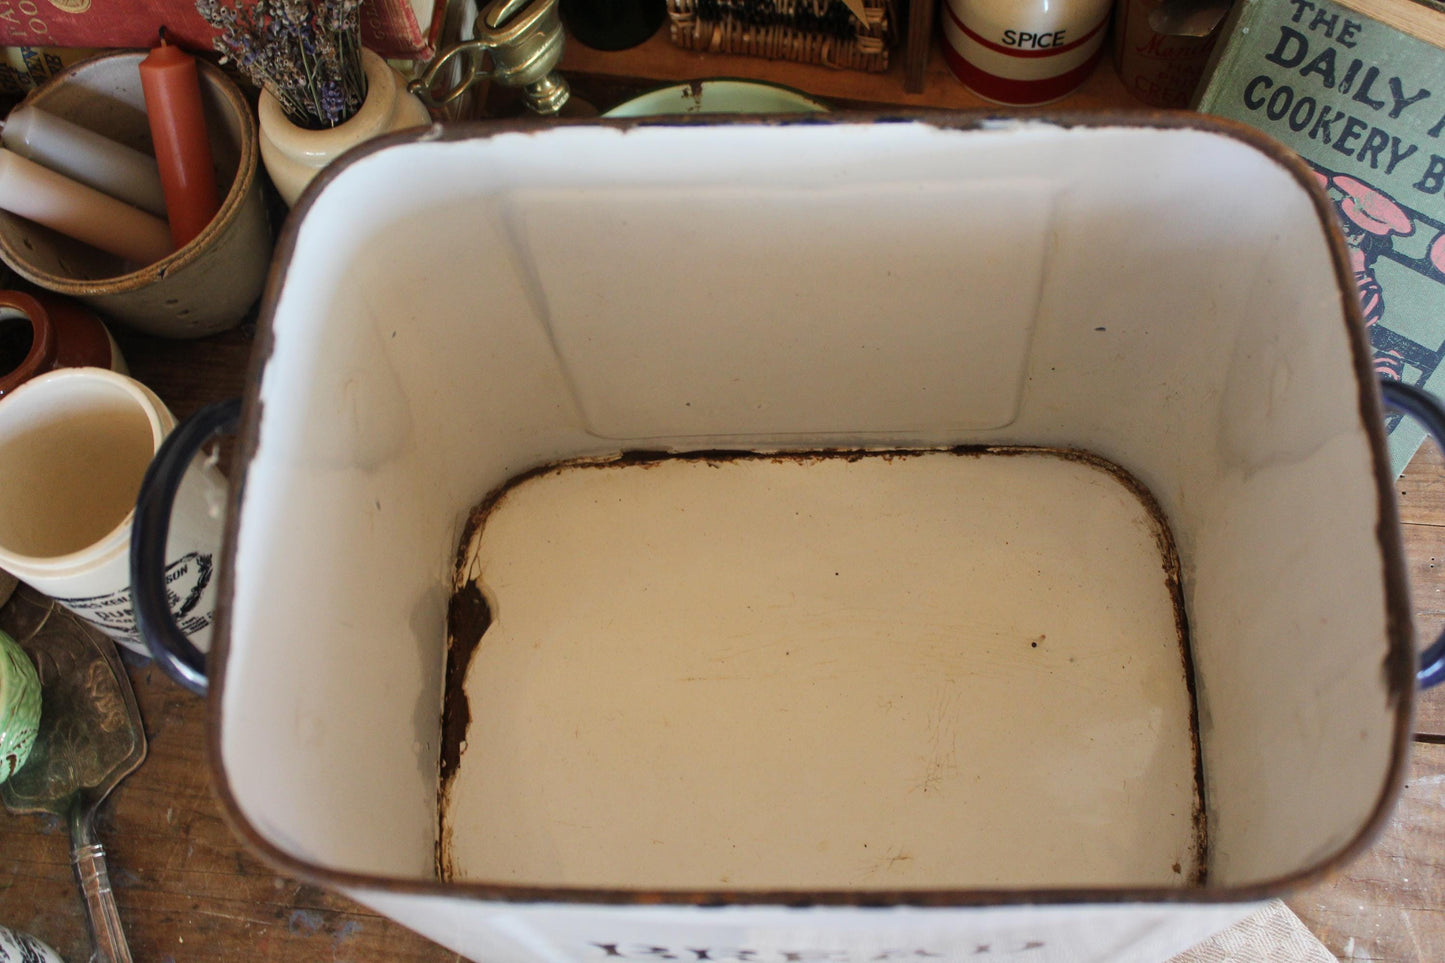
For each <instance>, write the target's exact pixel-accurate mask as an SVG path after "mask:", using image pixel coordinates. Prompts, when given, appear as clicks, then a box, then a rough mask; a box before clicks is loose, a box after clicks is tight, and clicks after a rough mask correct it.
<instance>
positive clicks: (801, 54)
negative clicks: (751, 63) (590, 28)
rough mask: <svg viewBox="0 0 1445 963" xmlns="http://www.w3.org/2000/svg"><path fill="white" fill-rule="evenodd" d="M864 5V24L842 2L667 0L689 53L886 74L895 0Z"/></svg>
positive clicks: (677, 36)
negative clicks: (727, 54) (707, 53)
mask: <svg viewBox="0 0 1445 963" xmlns="http://www.w3.org/2000/svg"><path fill="white" fill-rule="evenodd" d="M862 2H863V11H864V14H865V18H864V20H863V21H861V22H860V21H859V19H858V18H857V16H855V15H854V14H853V13H852V11H850V10H849V9H848V7H847V6H846V5H845V4H844V3H843V2H842V0H667V12H668V16H669V18H670V19H671V33H672V42H673V43H675V44H677V45H678V46H679V47H683V48H685V49H688V50H704V51H707V52H709V53H732V54H746V55H748V56H753V57H767V58H768V59H770V60H796V61H800V62H802V63H810V64H822V65H824V66H828V67H838V68H842V69H847V70H867V71H874V72H879V71H884V70H887V69H888V48H889V46H890V44H891V42H892V39H893V35H894V32H895V31H894V24H895V21H896V19H897V15H896V12H895V9H894V0H862Z"/></svg>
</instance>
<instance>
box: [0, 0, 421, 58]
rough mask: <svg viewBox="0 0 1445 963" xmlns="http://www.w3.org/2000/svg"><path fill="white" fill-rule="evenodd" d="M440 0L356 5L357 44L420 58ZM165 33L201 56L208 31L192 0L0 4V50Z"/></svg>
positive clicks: (130, 42)
mask: <svg viewBox="0 0 1445 963" xmlns="http://www.w3.org/2000/svg"><path fill="white" fill-rule="evenodd" d="M446 6H447V4H446V0H362V2H361V42H362V43H363V44H364V45H366V46H367V47H370V48H371V49H372V50H375V51H376V52H377V53H379V54H381V55H382V56H383V57H387V58H392V59H397V60H426V59H430V58H431V56H432V55H433V54H434V53H435V52H436V37H437V33H438V31H439V29H440V27H441V24H442V20H443V18H444V16H445V13H446ZM161 27H165V28H166V34H167V36H168V37H169V38H170V39H171V40H172V41H173V42H174V43H176V44H179V45H180V46H183V47H187V48H189V49H190V50H192V51H196V52H209V51H210V50H211V49H212V47H211V38H212V37H213V36H215V30H214V29H213V28H212V27H211V26H210V25H209V24H207V23H206V21H205V20H204V19H203V18H202V17H201V15H200V14H199V13H198V12H196V5H195V0H0V45H4V46H16V47H153V46H155V44H156V38H157V37H158V36H159V34H160V28H161Z"/></svg>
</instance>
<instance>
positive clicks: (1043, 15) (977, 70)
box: [943, 0, 1111, 104]
mask: <svg viewBox="0 0 1445 963" xmlns="http://www.w3.org/2000/svg"><path fill="white" fill-rule="evenodd" d="M943 9H944V17H943V36H944V40H945V43H944V47H943V49H944V55H945V56H946V57H947V59H948V64H949V66H950V67H951V68H952V69H953V72H954V73H955V74H957V75H958V78H959V79H960V80H962V81H963V83H964V84H965V85H966V86H967V87H968V88H969V89H971V90H972V91H973V92H974V93H976V94H978V95H980V96H982V97H985V98H987V99H989V100H992V101H996V102H998V103H1001V104H1043V103H1047V102H1049V101H1052V100H1058V99H1059V98H1060V97H1063V96H1065V95H1067V94H1069V93H1070V92H1071V91H1073V90H1074V89H1075V88H1076V87H1078V86H1079V85H1080V84H1082V83H1083V82H1084V81H1085V80H1086V79H1087V78H1088V76H1089V74H1090V72H1092V71H1093V69H1094V67H1095V65H1096V64H1097V63H1098V60H1099V56H1100V54H1101V53H1102V52H1103V49H1104V46H1103V45H1104V35H1105V34H1106V33H1107V32H1108V26H1109V12H1110V9H1111V7H1110V4H1109V0H1064V2H1062V3H1061V2H1059V0H946V2H945V3H944V7H943Z"/></svg>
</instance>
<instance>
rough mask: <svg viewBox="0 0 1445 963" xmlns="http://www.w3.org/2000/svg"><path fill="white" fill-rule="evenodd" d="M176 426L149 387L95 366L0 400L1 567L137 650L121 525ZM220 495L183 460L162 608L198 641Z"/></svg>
mask: <svg viewBox="0 0 1445 963" xmlns="http://www.w3.org/2000/svg"><path fill="white" fill-rule="evenodd" d="M174 427H175V418H174V417H173V416H172V415H171V413H170V412H169V411H168V410H167V409H166V407H165V405H164V404H162V403H161V401H160V399H159V398H157V397H156V396H155V394H153V393H152V392H151V391H150V389H149V388H147V387H146V386H145V385H143V384H141V383H140V382H138V381H135V380H134V379H132V378H129V377H126V376H125V375H121V374H117V373H115V372H113V371H107V370H105V369H101V368H63V369H61V370H58V371H51V372H48V373H46V374H42V375H40V376H39V377H36V378H33V379H31V380H30V381H27V382H26V383H25V384H23V385H21V386H20V387H18V388H16V389H15V390H14V391H12V392H11V393H9V394H8V395H6V396H5V398H4V399H0V568H3V569H5V570H6V571H8V572H11V573H13V574H14V575H15V576H17V577H18V578H19V579H20V580H21V581H23V582H26V583H27V584H29V585H30V586H31V587H32V588H34V589H35V590H36V591H38V592H42V593H44V594H45V595H48V596H50V597H51V598H53V599H54V600H55V601H57V602H59V603H60V604H61V605H64V606H65V607H66V608H68V609H70V610H71V611H72V612H74V613H75V614H76V615H78V616H80V617H81V618H83V619H85V620H86V621H88V622H90V623H91V624H92V625H94V626H95V627H96V628H98V629H100V630H101V631H102V632H105V633H106V634H107V635H109V636H110V637H111V638H113V639H115V640H116V642H118V643H120V644H122V645H125V646H127V647H129V648H131V649H134V650H135V651H137V652H139V653H141V654H143V655H148V654H149V653H148V651H147V649H146V648H145V645H144V643H142V642H141V640H140V636H139V633H138V632H137V629H136V622H135V615H134V610H133V606H132V600H131V584H130V568H129V549H130V527H131V526H130V523H131V517H132V514H133V512H134V508H135V503H136V495H137V493H138V492H139V491H140V488H141V482H142V480H143V478H144V475H145V472H146V470H147V468H149V466H150V463H151V460H152V458H153V457H154V455H155V452H156V449H157V448H158V447H159V446H160V444H161V441H162V440H163V439H164V438H165V436H166V435H167V434H169V433H170V431H171V429H172V428H174ZM225 493H226V482H225V479H224V478H222V476H221V475H220V473H219V472H218V471H216V469H215V468H214V467H211V466H209V465H207V464H205V463H204V462H203V461H201V460H199V459H198V460H197V461H196V463H195V464H193V465H190V466H189V467H188V469H187V470H186V472H185V478H184V483H183V484H182V485H181V490H180V496H179V499H178V505H179V509H178V513H177V515H176V521H175V524H174V525H173V526H172V529H171V538H170V540H169V542H168V543H167V545H166V551H165V575H164V584H165V595H166V598H167V599H168V601H169V608H170V612H171V614H172V615H173V616H174V617H176V618H178V619H179V620H180V624H181V630H182V632H184V634H185V635H186V636H187V637H188V638H190V640H191V641H192V642H193V643H194V644H196V645H197V646H199V647H200V648H202V649H204V648H206V647H207V646H208V645H209V639H210V631H211V620H212V617H213V611H214V608H215V591H216V590H215V582H214V579H213V577H212V576H213V558H214V555H215V553H216V551H217V549H218V548H219V545H220V529H221V521H220V518H221V512H222V511H223V510H224V507H225V504H224V503H225Z"/></svg>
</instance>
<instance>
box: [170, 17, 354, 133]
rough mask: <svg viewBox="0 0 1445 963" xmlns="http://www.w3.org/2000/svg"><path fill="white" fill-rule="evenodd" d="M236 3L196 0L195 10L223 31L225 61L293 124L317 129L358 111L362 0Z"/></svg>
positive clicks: (220, 44)
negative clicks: (273, 100)
mask: <svg viewBox="0 0 1445 963" xmlns="http://www.w3.org/2000/svg"><path fill="white" fill-rule="evenodd" d="M234 2H235V4H236V6H234V7H230V6H223V5H222V4H221V2H220V0H196V9H197V10H198V11H200V14H201V16H202V17H204V18H205V19H206V22H207V23H209V24H210V25H211V26H213V27H215V28H217V29H218V30H219V31H220V35H219V36H217V37H216V39H215V41H214V43H215V47H216V50H217V51H219V52H220V53H221V54H222V55H223V61H224V60H229V61H231V62H232V63H234V64H235V65H236V66H237V67H238V68H239V69H240V70H241V72H242V73H244V74H245V75H246V76H247V77H249V78H250V79H251V81H252V82H253V83H255V84H256V85H257V86H259V87H264V88H265V89H266V90H268V91H270V93H271V96H273V97H275V98H276V100H277V102H278V103H279V104H280V105H281V109H282V110H283V111H285V112H286V116H287V117H288V118H290V120H291V122H292V123H294V124H296V125H297V126H298V127H305V128H307V129H308V130H322V129H325V128H327V127H335V126H336V125H337V124H340V123H342V122H343V121H346V120H349V119H350V118H351V117H352V116H353V115H354V114H355V113H356V112H357V111H358V110H360V109H361V102H362V101H363V100H365V99H366V72H365V71H364V70H363V69H362V65H361V21H360V16H359V14H358V10H359V9H360V7H361V0H234Z"/></svg>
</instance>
